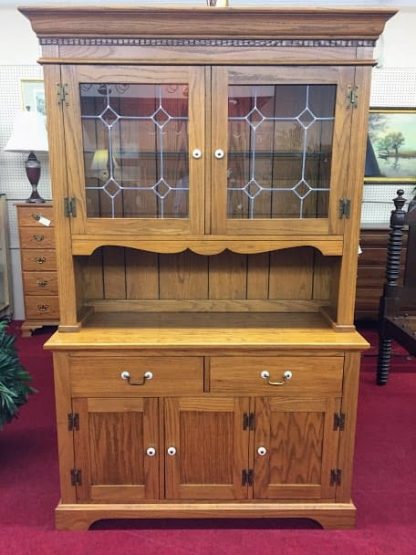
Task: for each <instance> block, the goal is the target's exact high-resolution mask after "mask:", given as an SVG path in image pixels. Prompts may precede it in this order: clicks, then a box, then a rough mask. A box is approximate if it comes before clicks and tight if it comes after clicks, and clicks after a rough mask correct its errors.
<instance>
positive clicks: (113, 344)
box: [45, 313, 369, 350]
mask: <svg viewBox="0 0 416 555" xmlns="http://www.w3.org/2000/svg"><path fill="white" fill-rule="evenodd" d="M368 346H369V345H368V343H367V342H366V341H365V339H363V338H362V337H361V336H360V334H359V333H357V332H356V331H350V332H342V333H339V332H337V331H335V330H333V329H332V328H331V327H330V326H329V325H328V323H327V322H326V320H325V319H324V317H323V316H321V315H320V314H317V313H316V314H313V313H290V314H289V313H279V314H270V313H250V314H243V313H187V314H175V313H146V314H137V313H96V314H93V315H92V316H91V317H90V318H89V319H88V320H87V321H86V323H85V325H84V327H83V328H82V329H81V330H80V331H78V332H75V333H62V332H57V333H56V334H55V335H54V336H53V337H52V338H51V339H50V340H49V341H48V342H47V343H46V344H45V348H46V349H53V350H65V349H85V348H88V349H92V350H100V349H108V348H123V349H151V348H158V349H160V348H163V349H167V348H175V349H178V348H185V347H186V348H187V349H188V348H194V349H196V348H200V349H205V348H214V347H215V348H221V349H233V348H236V347H238V349H240V350H241V349H245V348H247V349H253V348H259V349H263V348H264V349H276V350H279V349H289V348H290V349H296V348H302V349H305V348H308V349H312V350H315V349H326V348H333V349H336V350H363V349H366V348H368Z"/></svg>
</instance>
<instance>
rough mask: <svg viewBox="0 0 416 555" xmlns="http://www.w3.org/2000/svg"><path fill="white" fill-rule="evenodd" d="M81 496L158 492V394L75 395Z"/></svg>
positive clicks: (127, 498)
mask: <svg viewBox="0 0 416 555" xmlns="http://www.w3.org/2000/svg"><path fill="white" fill-rule="evenodd" d="M73 410H74V412H75V413H78V415H79V430H77V431H75V432H74V447H75V464H76V468H77V469H78V470H79V471H80V472H81V476H80V480H78V485H77V499H78V501H80V502H92V503H134V502H137V501H139V500H143V499H157V498H158V497H159V459H160V457H159V433H158V400H157V399H152V398H145V399H141V398H137V399H131V398H130V399H99V398H85V399H74V400H73Z"/></svg>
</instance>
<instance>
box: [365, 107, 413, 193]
mask: <svg viewBox="0 0 416 555" xmlns="http://www.w3.org/2000/svg"><path fill="white" fill-rule="evenodd" d="M364 182H365V183H416V109H413V108H370V112H369V120H368V139H367V153H366V161H365V173H364Z"/></svg>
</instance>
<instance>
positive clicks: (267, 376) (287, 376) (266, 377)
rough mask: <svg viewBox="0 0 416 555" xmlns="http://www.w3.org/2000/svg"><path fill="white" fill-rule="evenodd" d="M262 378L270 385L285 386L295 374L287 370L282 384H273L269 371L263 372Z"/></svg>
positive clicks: (261, 373)
mask: <svg viewBox="0 0 416 555" xmlns="http://www.w3.org/2000/svg"><path fill="white" fill-rule="evenodd" d="M260 377H261V378H263V380H266V382H267V384H268V385H285V384H286V383H287V382H288V381H289V380H291V379H292V377H293V374H292V372H291V371H290V370H285V371H284V372H283V381H282V382H272V381H271V379H270V372H269V371H268V370H262V371H261V372H260Z"/></svg>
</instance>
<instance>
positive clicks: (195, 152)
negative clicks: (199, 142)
mask: <svg viewBox="0 0 416 555" xmlns="http://www.w3.org/2000/svg"><path fill="white" fill-rule="evenodd" d="M192 157H193V158H195V160H199V159H200V158H202V150H201V149H199V148H194V150H193V151H192Z"/></svg>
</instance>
